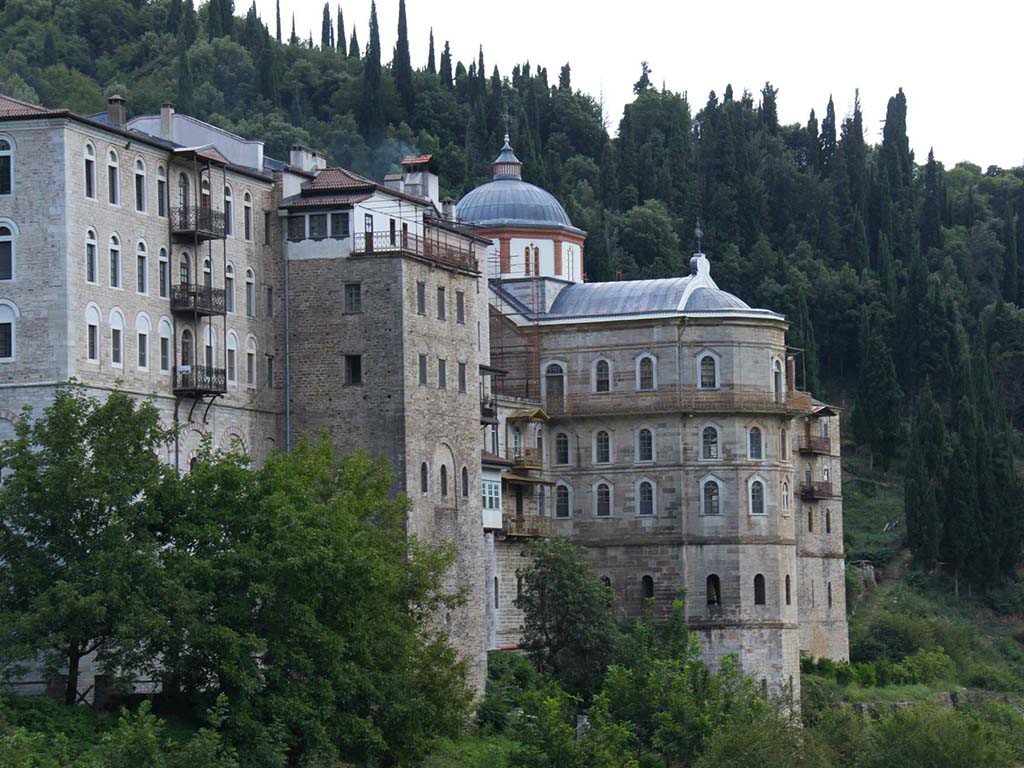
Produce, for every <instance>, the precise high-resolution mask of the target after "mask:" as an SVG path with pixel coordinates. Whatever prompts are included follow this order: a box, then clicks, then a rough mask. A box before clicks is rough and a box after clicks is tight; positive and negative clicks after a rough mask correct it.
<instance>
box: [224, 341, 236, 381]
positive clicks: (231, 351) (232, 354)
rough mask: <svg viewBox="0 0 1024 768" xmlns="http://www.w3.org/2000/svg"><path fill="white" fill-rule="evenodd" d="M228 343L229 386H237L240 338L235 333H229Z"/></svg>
mask: <svg viewBox="0 0 1024 768" xmlns="http://www.w3.org/2000/svg"><path fill="white" fill-rule="evenodd" d="M225 343H226V345H227V346H226V349H227V360H226V365H227V378H228V384H231V385H235V384H237V383H238V336H236V335H235V332H234V331H229V332H228V337H227V341H226V342H225Z"/></svg>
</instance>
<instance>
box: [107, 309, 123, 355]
mask: <svg viewBox="0 0 1024 768" xmlns="http://www.w3.org/2000/svg"><path fill="white" fill-rule="evenodd" d="M110 364H111V365H112V366H114V367H115V368H123V367H124V315H122V314H121V310H119V309H114V310H111V312H110Z"/></svg>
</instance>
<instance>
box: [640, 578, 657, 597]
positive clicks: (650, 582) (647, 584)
mask: <svg viewBox="0 0 1024 768" xmlns="http://www.w3.org/2000/svg"><path fill="white" fill-rule="evenodd" d="M640 592H641V594H642V595H643V596H644V602H647V601H648V600H653V599H654V577H653V576H644V577H643V578H642V579H641V580H640Z"/></svg>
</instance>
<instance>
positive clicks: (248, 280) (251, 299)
mask: <svg viewBox="0 0 1024 768" xmlns="http://www.w3.org/2000/svg"><path fill="white" fill-rule="evenodd" d="M245 315H246V317H256V273H255V272H253V271H252V269H247V270H245Z"/></svg>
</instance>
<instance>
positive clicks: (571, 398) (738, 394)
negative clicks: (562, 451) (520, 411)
mask: <svg viewBox="0 0 1024 768" xmlns="http://www.w3.org/2000/svg"><path fill="white" fill-rule="evenodd" d="M810 406H811V396H810V394H808V393H807V392H798V391H794V392H789V393H787V394H786V396H785V397H776V396H775V394H774V393H773V392H771V391H770V390H762V389H752V388H738V387H736V388H729V389H725V388H722V389H695V388H692V387H685V388H682V389H665V390H657V391H653V392H636V391H633V390H632V389H628V390H625V391H622V392H603V393H590V392H588V393H583V394H570V395H565V396H562V397H557V396H551V395H549V396H548V397H547V399H546V402H545V405H544V409H545V411H546V412H547V413H548V415H549V416H551V417H552V418H555V417H564V416H612V415H617V414H654V413H764V414H771V413H778V414H784V415H795V414H797V413H802V412H804V411H806V410H808V409H809V408H810Z"/></svg>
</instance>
